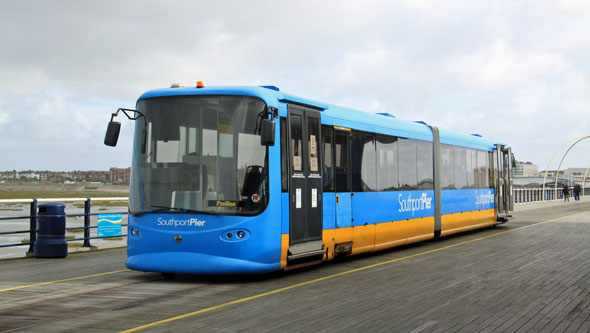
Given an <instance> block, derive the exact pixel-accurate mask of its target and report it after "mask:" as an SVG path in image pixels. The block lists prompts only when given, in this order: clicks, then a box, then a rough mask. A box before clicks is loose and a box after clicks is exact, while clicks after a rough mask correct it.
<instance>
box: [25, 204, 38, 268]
mask: <svg viewBox="0 0 590 333" xmlns="http://www.w3.org/2000/svg"><path fill="white" fill-rule="evenodd" d="M29 216H30V222H29V250H28V251H27V254H26V255H27V256H28V257H30V256H32V255H33V253H34V252H35V240H37V198H33V202H31V210H30V215H29Z"/></svg>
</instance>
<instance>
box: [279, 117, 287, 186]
mask: <svg viewBox="0 0 590 333" xmlns="http://www.w3.org/2000/svg"><path fill="white" fill-rule="evenodd" d="M280 122H281V128H280V130H281V189H282V191H283V192H287V191H289V164H288V163H287V162H288V157H287V156H288V154H289V152H288V151H287V118H284V117H281V120H280Z"/></svg>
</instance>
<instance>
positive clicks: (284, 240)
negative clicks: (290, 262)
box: [281, 234, 289, 269]
mask: <svg viewBox="0 0 590 333" xmlns="http://www.w3.org/2000/svg"><path fill="white" fill-rule="evenodd" d="M288 255H289V234H282V235H281V269H283V268H285V267H287V256H288Z"/></svg>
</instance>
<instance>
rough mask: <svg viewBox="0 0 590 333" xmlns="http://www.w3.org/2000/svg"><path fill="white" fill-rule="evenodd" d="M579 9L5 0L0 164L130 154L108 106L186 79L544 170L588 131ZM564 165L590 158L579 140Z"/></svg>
mask: <svg viewBox="0 0 590 333" xmlns="http://www.w3.org/2000/svg"><path fill="white" fill-rule="evenodd" d="M589 17H590V1H587V0H580V1H575V0H572V1H514V0H510V1H467V0H466V1H452V0H446V1H420V0H408V1H289V2H282V1H276V0H275V1H223V0H220V1H195V0H193V1H145V0H142V1H104V0H103V1H27V0H14V1H11V0H0V29H1V31H2V34H0V47H1V52H0V154H1V157H0V170H13V169H17V170H27V169H34V170H77V169H78V170H107V169H108V168H109V167H112V166H115V167H128V166H129V165H130V163H131V162H130V161H131V157H130V153H131V142H130V141H131V134H132V128H131V124H130V122H126V121H123V126H122V129H121V132H122V135H121V138H120V141H119V145H118V147H117V148H111V147H105V146H104V145H103V139H104V132H105V129H106V124H107V122H108V120H109V119H110V114H111V113H112V112H114V111H115V110H116V109H117V108H119V107H127V108H133V107H134V106H135V102H136V99H137V97H138V96H139V95H141V94H142V93H143V92H144V91H146V90H149V89H153V88H161V87H168V86H169V85H170V84H171V83H173V82H183V83H184V84H185V85H193V84H194V83H195V82H196V81H197V80H202V81H204V82H205V84H206V85H209V86H211V85H276V86H278V87H280V89H281V90H283V91H286V92H289V93H293V94H296V95H300V96H302V97H306V98H310V99H315V100H319V101H324V102H328V103H332V104H337V105H342V106H347V107H352V108H357V109H360V110H364V111H367V112H389V113H391V114H394V115H396V116H397V117H398V118H402V119H408V120H423V121H426V122H428V123H429V124H432V125H435V126H438V127H440V128H444V129H447V130H453V131H458V132H462V133H468V134H469V133H479V134H481V135H483V136H484V137H487V138H491V139H495V140H499V141H502V142H505V143H507V144H509V145H510V146H511V147H513V151H514V153H515V155H516V158H517V159H518V160H520V161H531V162H533V163H535V164H538V165H539V169H540V170H544V169H545V167H546V166H547V163H548V162H549V160H550V159H551V157H552V156H553V154H554V153H555V152H556V150H557V149H558V148H559V147H560V146H561V145H562V144H564V143H565V142H567V141H568V140H570V139H573V138H575V137H578V136H582V135H590V121H589V119H590V19H588V18H589ZM562 155H563V152H562V153H561V154H559V155H558V157H557V158H556V159H555V161H554V162H553V163H552V164H551V166H550V167H551V168H557V166H558V164H559V159H560V158H561V156H562ZM564 166H565V167H583V168H586V167H589V166H590V140H585V141H582V142H580V143H579V144H578V145H576V146H575V147H574V148H573V149H572V150H571V152H570V153H569V155H568V157H567V158H566V160H565V162H564Z"/></svg>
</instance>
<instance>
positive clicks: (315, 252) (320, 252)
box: [287, 249, 324, 260]
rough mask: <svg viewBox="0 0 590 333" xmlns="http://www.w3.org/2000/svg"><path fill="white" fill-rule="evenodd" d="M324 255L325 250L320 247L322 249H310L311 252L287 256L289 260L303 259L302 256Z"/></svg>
mask: <svg viewBox="0 0 590 333" xmlns="http://www.w3.org/2000/svg"><path fill="white" fill-rule="evenodd" d="M323 255H324V250H323V249H320V250H314V251H309V252H302V253H297V254H290V255H288V256H287V260H297V259H302V258H307V257H315V256H323Z"/></svg>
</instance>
